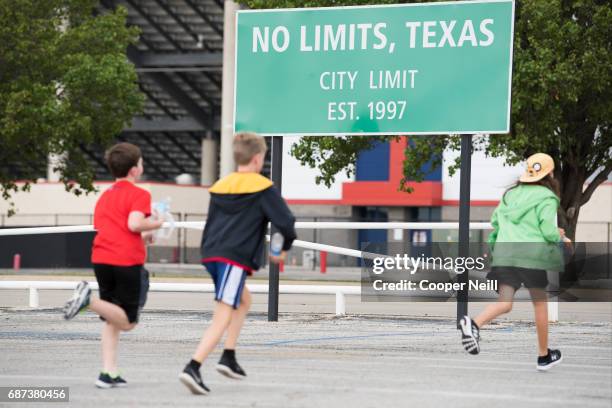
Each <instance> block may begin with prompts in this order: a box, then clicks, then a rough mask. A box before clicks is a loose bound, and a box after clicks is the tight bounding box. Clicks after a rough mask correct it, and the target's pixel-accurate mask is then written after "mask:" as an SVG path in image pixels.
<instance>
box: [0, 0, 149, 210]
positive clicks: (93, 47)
mask: <svg viewBox="0 0 612 408" xmlns="http://www.w3.org/2000/svg"><path fill="white" fill-rule="evenodd" d="M96 5H97V1H94V0H45V1H37V0H0V145H1V146H2V148H1V149H0V190H1V191H2V196H3V198H4V199H5V200H8V199H10V197H11V194H12V193H14V192H17V191H19V190H20V189H21V190H24V191H27V190H28V189H29V187H30V182H29V181H28V182H26V183H25V184H24V185H23V186H21V187H19V186H18V185H17V183H16V180H15V178H16V174H15V171H14V170H15V168H17V167H19V169H20V173H21V174H20V177H21V178H25V179H26V180H33V179H34V178H35V177H38V172H37V166H38V163H41V162H45V163H46V160H47V157H48V156H49V155H50V154H51V155H57V156H59V157H60V158H61V159H60V161H59V162H58V164H57V166H56V168H55V171H58V172H59V173H60V174H61V180H62V181H63V182H64V184H65V185H66V189H67V190H68V191H73V192H74V193H75V194H77V195H78V194H81V193H83V192H90V191H93V184H92V183H93V177H94V173H93V170H92V169H91V168H90V166H89V164H88V162H87V160H86V159H85V157H84V155H83V152H82V150H81V149H80V147H79V146H80V145H89V144H96V145H101V146H105V145H107V144H109V143H110V142H111V141H112V140H113V139H114V137H115V136H116V135H117V134H118V133H119V132H120V131H121V130H122V128H123V127H124V125H125V124H126V123H129V121H130V120H131V119H132V117H133V116H134V114H136V113H137V112H139V111H140V110H141V107H142V104H143V101H144V100H143V97H142V95H141V93H140V91H139V89H138V86H137V83H136V80H137V76H136V72H135V69H134V66H133V65H132V64H131V63H130V62H129V61H128V59H127V57H126V47H127V46H128V44H134V43H135V42H136V40H137V36H138V29H137V28H135V27H129V28H128V27H126V17H127V10H126V9H125V8H122V7H119V8H117V9H116V10H114V11H113V12H108V13H105V14H98V13H96V10H95V6H96Z"/></svg>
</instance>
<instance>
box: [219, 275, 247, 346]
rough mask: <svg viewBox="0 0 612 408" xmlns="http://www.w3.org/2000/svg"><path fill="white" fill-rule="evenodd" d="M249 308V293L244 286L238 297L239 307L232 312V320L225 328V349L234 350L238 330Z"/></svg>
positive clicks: (238, 333)
mask: <svg viewBox="0 0 612 408" xmlns="http://www.w3.org/2000/svg"><path fill="white" fill-rule="evenodd" d="M250 308H251V292H249V289H248V288H247V287H246V286H245V287H244V290H243V291H242V296H241V297H240V306H239V307H238V309H236V310H233V311H232V319H231V322H230V324H229V327H228V328H227V338H226V339H225V348H226V349H230V350H234V349H236V343H237V342H238V336H239V335H240V330H241V329H242V325H243V324H244V319H245V318H246V315H247V313H248V312H249V309H250Z"/></svg>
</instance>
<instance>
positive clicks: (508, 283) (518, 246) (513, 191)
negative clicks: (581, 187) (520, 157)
mask: <svg viewBox="0 0 612 408" xmlns="http://www.w3.org/2000/svg"><path fill="white" fill-rule="evenodd" d="M554 168H555V164H554V161H553V159H552V158H551V157H550V156H549V155H547V154H544V153H537V154H534V155H533V156H531V157H529V158H528V159H527V171H526V173H525V174H523V175H522V176H521V177H520V179H519V182H518V183H517V184H516V185H515V186H514V187H512V188H510V189H509V190H508V191H506V193H504V195H503V197H502V199H501V202H500V203H499V205H498V206H497V208H496V209H495V211H494V212H493V216H492V218H491V224H492V225H493V232H492V233H491V235H490V236H489V244H490V246H491V252H492V258H493V259H492V262H491V266H492V267H491V272H489V274H488V275H487V278H488V279H490V280H497V287H498V293H499V299H498V302H496V303H495V304H491V305H489V306H487V307H486V308H485V310H484V311H483V312H482V313H480V314H479V315H478V316H477V317H476V318H474V319H473V320H472V319H471V318H470V317H469V316H464V317H463V318H462V319H461V321H460V328H461V332H462V344H463V347H464V348H465V350H466V351H467V352H469V353H470V354H478V353H479V352H480V345H479V341H480V328H481V327H483V326H484V325H485V324H487V323H489V322H490V321H491V320H493V319H495V318H496V317H498V316H499V315H501V314H504V313H508V312H510V311H511V310H512V301H513V298H514V294H515V293H516V291H517V290H518V289H519V288H520V287H521V285H524V286H525V287H526V288H527V289H528V290H529V293H530V295H531V298H532V301H533V307H534V311H535V323H536V330H537V333H538V361H537V366H536V368H537V369H538V370H541V371H545V370H548V369H550V368H551V367H553V366H554V365H556V364H558V363H560V362H561V360H562V357H561V352H560V351H559V350H551V349H549V348H548V301H547V298H546V292H545V288H546V286H547V285H548V279H547V276H546V271H547V270H549V271H557V272H560V271H561V270H562V268H563V255H562V253H561V250H560V248H559V242H561V241H569V240H568V239H567V238H565V232H564V231H563V229H561V228H557V223H556V222H557V209H558V208H559V187H558V183H557V181H556V180H555V179H554V177H553V170H554Z"/></svg>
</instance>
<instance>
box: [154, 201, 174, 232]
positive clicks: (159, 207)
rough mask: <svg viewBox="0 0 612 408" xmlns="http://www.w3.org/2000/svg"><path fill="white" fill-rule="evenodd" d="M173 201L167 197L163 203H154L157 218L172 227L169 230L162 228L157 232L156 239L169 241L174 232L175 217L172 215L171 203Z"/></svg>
mask: <svg viewBox="0 0 612 408" xmlns="http://www.w3.org/2000/svg"><path fill="white" fill-rule="evenodd" d="M171 201H172V199H171V198H170V197H166V198H165V199H164V200H162V201H158V202H155V203H153V208H154V209H155V211H156V212H157V216H158V217H159V219H161V220H164V221H165V222H168V223H170V227H168V228H160V229H158V230H157V231H155V239H156V240H159V239H168V238H170V236H171V235H172V233H173V232H174V217H172V214H171V213H170V202H171Z"/></svg>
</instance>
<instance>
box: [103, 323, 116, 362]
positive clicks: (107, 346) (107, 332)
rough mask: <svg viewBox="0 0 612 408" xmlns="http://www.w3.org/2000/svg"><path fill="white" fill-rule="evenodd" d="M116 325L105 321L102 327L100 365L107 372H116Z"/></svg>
mask: <svg viewBox="0 0 612 408" xmlns="http://www.w3.org/2000/svg"><path fill="white" fill-rule="evenodd" d="M119 333H120V330H119V328H118V327H116V326H114V325H112V324H110V323H108V322H106V323H104V327H103V328H102V367H103V368H104V371H105V372H107V373H116V372H117V346H118V345H119Z"/></svg>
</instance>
